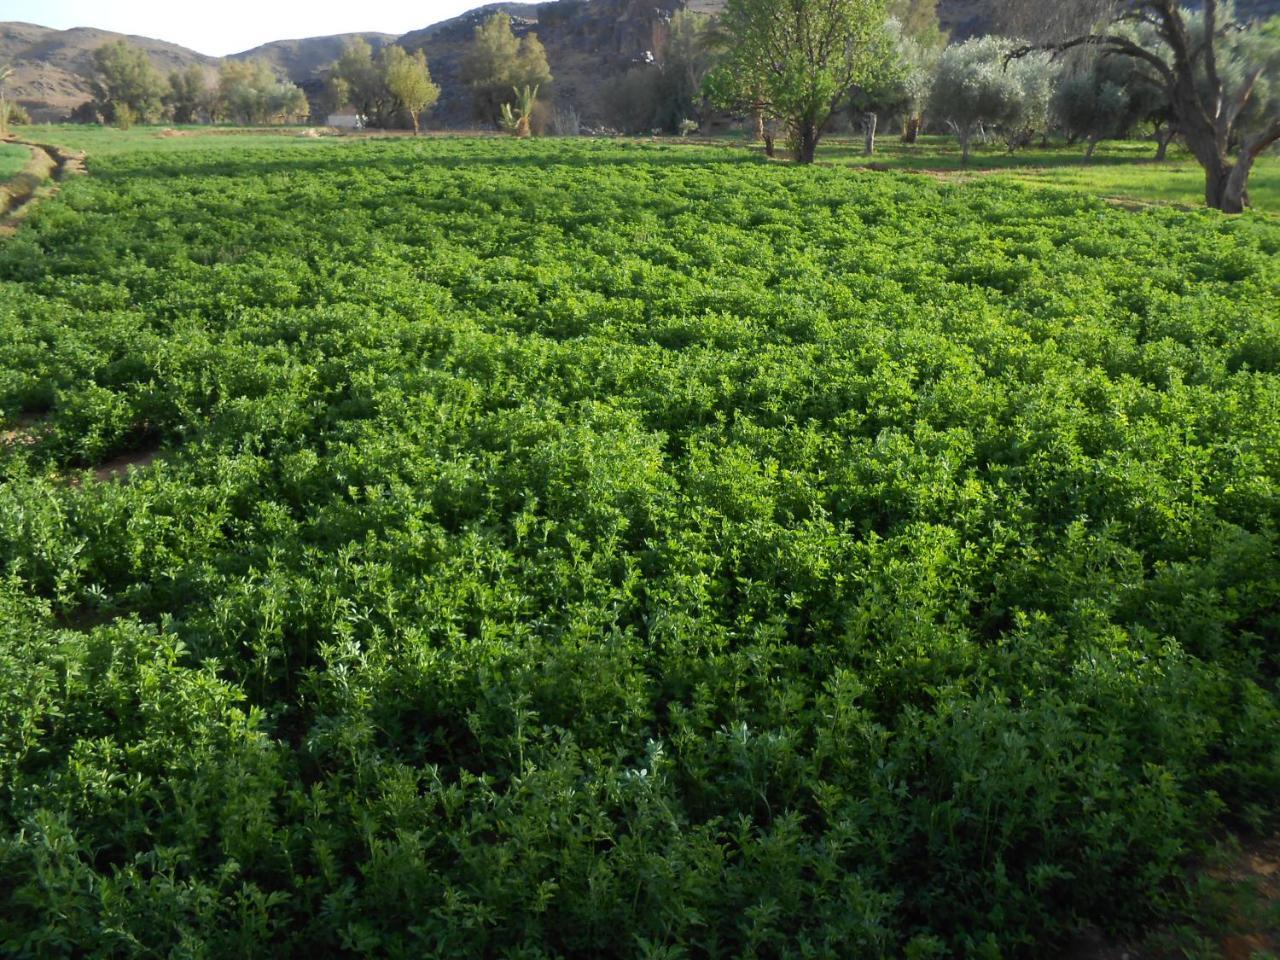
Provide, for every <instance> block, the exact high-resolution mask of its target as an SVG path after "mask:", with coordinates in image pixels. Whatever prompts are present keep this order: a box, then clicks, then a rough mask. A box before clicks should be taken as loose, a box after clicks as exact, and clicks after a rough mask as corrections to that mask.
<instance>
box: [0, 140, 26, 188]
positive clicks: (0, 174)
mask: <svg viewBox="0 0 1280 960" xmlns="http://www.w3.org/2000/svg"><path fill="white" fill-rule="evenodd" d="M30 159H31V151H30V150H28V149H27V148H26V147H24V146H22V144H19V143H0V181H4V180H8V179H9V178H10V177H13V176H16V175H17V174H18V173H20V172H21V170H22V168H23V167H25V166H26V165H27V161H28V160H30Z"/></svg>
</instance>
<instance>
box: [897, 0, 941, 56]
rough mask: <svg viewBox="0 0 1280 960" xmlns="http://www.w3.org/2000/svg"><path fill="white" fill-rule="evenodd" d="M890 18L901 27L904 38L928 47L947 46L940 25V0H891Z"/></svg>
mask: <svg viewBox="0 0 1280 960" xmlns="http://www.w3.org/2000/svg"><path fill="white" fill-rule="evenodd" d="M889 16H891V17H892V18H893V19H894V20H896V21H897V22H898V23H899V24H900V25H901V27H902V34H903V36H906V37H910V38H911V39H912V40H914V41H915V42H917V43H920V44H924V45H925V46H928V47H942V46H945V45H946V42H947V38H946V35H945V34H944V33H943V32H942V26H941V25H940V24H939V23H938V0H889Z"/></svg>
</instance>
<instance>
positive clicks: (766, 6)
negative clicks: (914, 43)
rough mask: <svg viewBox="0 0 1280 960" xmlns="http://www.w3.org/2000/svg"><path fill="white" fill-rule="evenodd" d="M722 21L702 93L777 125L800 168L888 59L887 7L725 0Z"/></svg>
mask: <svg viewBox="0 0 1280 960" xmlns="http://www.w3.org/2000/svg"><path fill="white" fill-rule="evenodd" d="M721 22H722V29H723V32H724V34H725V36H726V37H727V38H729V41H728V42H729V45H728V49H727V51H726V53H725V56H724V59H723V61H722V62H721V64H720V65H719V66H718V67H717V68H716V69H715V70H714V71H713V72H712V74H711V76H710V78H709V81H708V89H709V91H710V92H711V94H712V96H713V98H714V99H715V100H716V101H717V102H718V103H720V104H721V105H723V106H726V107H730V108H747V109H751V110H759V111H761V112H763V113H765V114H767V115H769V116H772V117H776V118H778V119H779V120H781V121H782V122H783V123H784V124H785V125H786V128H787V130H788V134H789V137H790V141H791V147H792V152H793V154H794V156H795V159H796V160H797V161H798V162H800V163H812V162H813V158H814V152H815V150H816V149H817V146H818V141H819V140H820V139H821V138H822V135H823V133H824V131H825V129H826V126H827V123H828V121H829V120H830V119H831V116H832V114H833V113H834V112H835V111H836V110H837V109H838V108H839V107H840V106H841V105H842V104H844V103H845V102H846V101H847V99H848V97H849V95H850V93H851V92H852V91H853V90H854V89H855V88H857V87H866V86H871V85H873V84H874V83H875V82H876V78H877V76H878V75H879V74H880V73H882V72H883V71H885V70H886V69H887V68H888V66H889V65H890V63H891V62H892V58H893V38H892V36H891V35H890V32H889V30H888V15H887V9H886V0H728V2H727V3H726V5H725V8H724V12H723V14H721Z"/></svg>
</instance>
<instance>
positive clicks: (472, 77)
mask: <svg viewBox="0 0 1280 960" xmlns="http://www.w3.org/2000/svg"><path fill="white" fill-rule="evenodd" d="M462 79H463V81H464V82H465V83H467V84H468V85H469V86H470V87H471V90H472V93H473V95H474V98H475V99H474V102H475V112H476V116H477V117H478V118H479V119H482V120H486V121H488V122H490V123H495V124H496V123H497V122H498V117H499V111H500V110H501V107H502V104H503V103H508V102H510V101H511V100H512V98H513V97H514V93H513V91H514V90H517V89H523V88H525V87H531V88H532V87H540V88H543V89H545V88H546V86H547V85H548V84H550V83H551V81H552V79H553V77H552V75H551V66H550V64H549V63H548V61H547V51H546V49H545V48H544V47H543V46H542V41H541V40H539V39H538V37H537V35H536V34H533V33H530V34H526V35H525V36H524V37H520V38H517V37H516V35H515V33H514V31H513V30H512V29H511V17H510V16H509V15H508V14H505V13H501V12H499V13H495V14H493V15H492V16H490V17H488V18H486V19H485V20H484V21H483V22H482V23H479V24H477V25H476V28H475V33H474V35H473V37H472V41H471V46H470V47H469V48H468V49H467V52H466V55H465V56H464V58H463V61H462Z"/></svg>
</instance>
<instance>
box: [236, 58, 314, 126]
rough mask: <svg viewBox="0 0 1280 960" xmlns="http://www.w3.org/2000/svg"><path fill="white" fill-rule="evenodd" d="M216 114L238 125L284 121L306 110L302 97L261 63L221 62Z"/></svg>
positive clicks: (301, 94)
mask: <svg viewBox="0 0 1280 960" xmlns="http://www.w3.org/2000/svg"><path fill="white" fill-rule="evenodd" d="M218 104H219V107H218V112H219V113H220V114H221V115H222V116H223V117H226V118H228V119H231V120H234V121H235V122H236V123H241V124H258V123H275V122H288V121H289V120H293V119H297V118H299V117H303V116H306V114H307V113H308V112H309V111H310V109H311V108H310V105H309V104H308V102H307V97H306V94H304V93H303V92H302V91H301V90H300V89H299V88H298V87H296V86H294V85H293V84H292V83H289V82H288V81H287V80H282V79H280V78H279V77H277V76H276V73H275V71H274V70H273V69H272V67H271V65H270V64H269V63H267V62H266V61H265V60H249V61H240V60H224V61H223V62H222V65H221V67H219V70H218Z"/></svg>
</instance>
